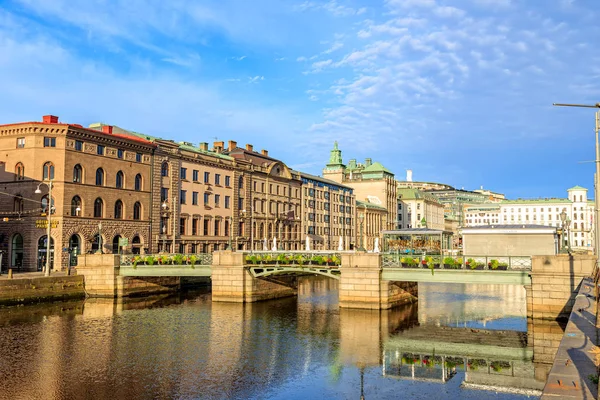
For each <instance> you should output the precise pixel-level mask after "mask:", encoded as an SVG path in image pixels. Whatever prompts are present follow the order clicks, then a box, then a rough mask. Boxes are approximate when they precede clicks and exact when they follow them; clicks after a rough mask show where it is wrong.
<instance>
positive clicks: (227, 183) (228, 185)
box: [225, 175, 231, 187]
mask: <svg viewBox="0 0 600 400" xmlns="http://www.w3.org/2000/svg"><path fill="white" fill-rule="evenodd" d="M225 186H227V187H230V186H231V177H230V176H229V175H227V176H225Z"/></svg>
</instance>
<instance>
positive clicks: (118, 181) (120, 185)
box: [115, 171, 123, 189]
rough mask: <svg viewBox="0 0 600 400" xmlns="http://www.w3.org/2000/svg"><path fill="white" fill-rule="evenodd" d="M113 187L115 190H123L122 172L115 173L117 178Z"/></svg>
mask: <svg viewBox="0 0 600 400" xmlns="http://www.w3.org/2000/svg"><path fill="white" fill-rule="evenodd" d="M115 187H116V188H117V189H122V188H123V171H119V172H117V177H116V178H115Z"/></svg>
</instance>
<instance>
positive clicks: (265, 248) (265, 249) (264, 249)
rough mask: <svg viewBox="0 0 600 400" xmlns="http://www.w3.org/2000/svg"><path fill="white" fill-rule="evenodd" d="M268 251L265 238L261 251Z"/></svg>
mask: <svg viewBox="0 0 600 400" xmlns="http://www.w3.org/2000/svg"><path fill="white" fill-rule="evenodd" d="M268 250H269V244H268V243H267V238H265V239H264V240H263V251H268Z"/></svg>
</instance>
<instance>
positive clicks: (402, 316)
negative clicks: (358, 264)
mask: <svg viewBox="0 0 600 400" xmlns="http://www.w3.org/2000/svg"><path fill="white" fill-rule="evenodd" d="M521 289H522V288H521ZM298 292H299V297H298V298H297V299H295V298H288V299H283V300H278V301H270V302H263V303H254V304H246V305H240V304H227V303H212V302H211V301H210V293H208V292H191V293H187V294H185V295H181V296H179V295H178V296H161V297H153V298H146V299H132V300H128V301H118V302H115V301H112V300H102V299H89V300H87V301H85V302H73V303H60V304H53V305H50V306H35V307H37V308H34V307H16V308H6V309H0V321H1V322H0V360H2V363H1V364H0V375H1V376H2V377H3V379H1V380H0V398H7V399H8V398H10V399H30V398H40V399H78V398H82V399H83V398H94V399H111V400H115V399H145V398H149V399H150V398H182V399H195V398H228V399H229V398H233V399H248V398H261V399H264V398H271V399H294V398H306V397H309V398H360V394H361V390H363V391H364V395H365V397H366V398H397V397H398V394H399V393H401V394H404V395H405V396H406V397H407V398H439V397H440V396H445V397H449V398H473V399H481V398H521V397H523V396H522V395H514V394H503V393H496V392H490V391H480V390H470V389H467V388H466V387H465V386H468V385H473V386H471V387H475V388H478V389H479V388H482V387H483V388H489V387H491V386H493V387H500V386H502V387H512V388H528V389H540V388H541V387H542V386H543V381H544V380H545V376H546V373H547V370H548V364H543V362H548V361H549V360H550V361H551V358H550V357H552V356H553V355H552V346H553V345H554V344H558V343H557V342H556V343H554V342H555V340H552V338H554V336H552V335H556V336H555V337H556V338H557V340H559V339H558V337H559V335H560V336H562V329H561V327H560V325H558V324H549V323H543V322H539V321H535V322H531V321H530V323H529V324H528V323H527V320H526V318H525V309H524V308H525V294H524V290H523V292H522V293H521V292H519V291H518V290H514V291H512V292H507V291H506V287H505V286H490V285H486V286H481V285H473V287H469V286H468V285H432V284H429V285H420V286H419V303H418V304H412V305H407V306H405V307H401V308H397V309H394V310H390V311H383V312H380V311H367V310H348V309H342V310H339V309H338V305H337V281H335V280H331V279H327V278H323V279H321V278H316V279H314V278H310V279H301V280H300V282H299V287H298ZM506 296H509V298H507V297H506ZM515 298H516V300H515ZM521 300H522V304H519V302H520V301H521ZM478 304H479V306H478ZM507 317H509V318H513V319H514V320H515V321H517V322H518V323H516V324H514V323H512V322H508V323H507V322H506V320H507ZM515 327H516V328H522V329H516V328H515ZM559 331H560V332H559ZM547 339H549V340H547ZM536 343H537V344H536ZM532 360H535V363H534V362H533V361H532Z"/></svg>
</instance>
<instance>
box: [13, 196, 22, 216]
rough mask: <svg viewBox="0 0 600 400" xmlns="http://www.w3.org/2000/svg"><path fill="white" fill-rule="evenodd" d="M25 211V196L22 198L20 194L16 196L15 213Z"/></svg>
mask: <svg viewBox="0 0 600 400" xmlns="http://www.w3.org/2000/svg"><path fill="white" fill-rule="evenodd" d="M23 209H24V204H23V196H21V195H20V194H19V195H17V196H15V201H14V204H13V211H14V212H18V213H22V212H23Z"/></svg>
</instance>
